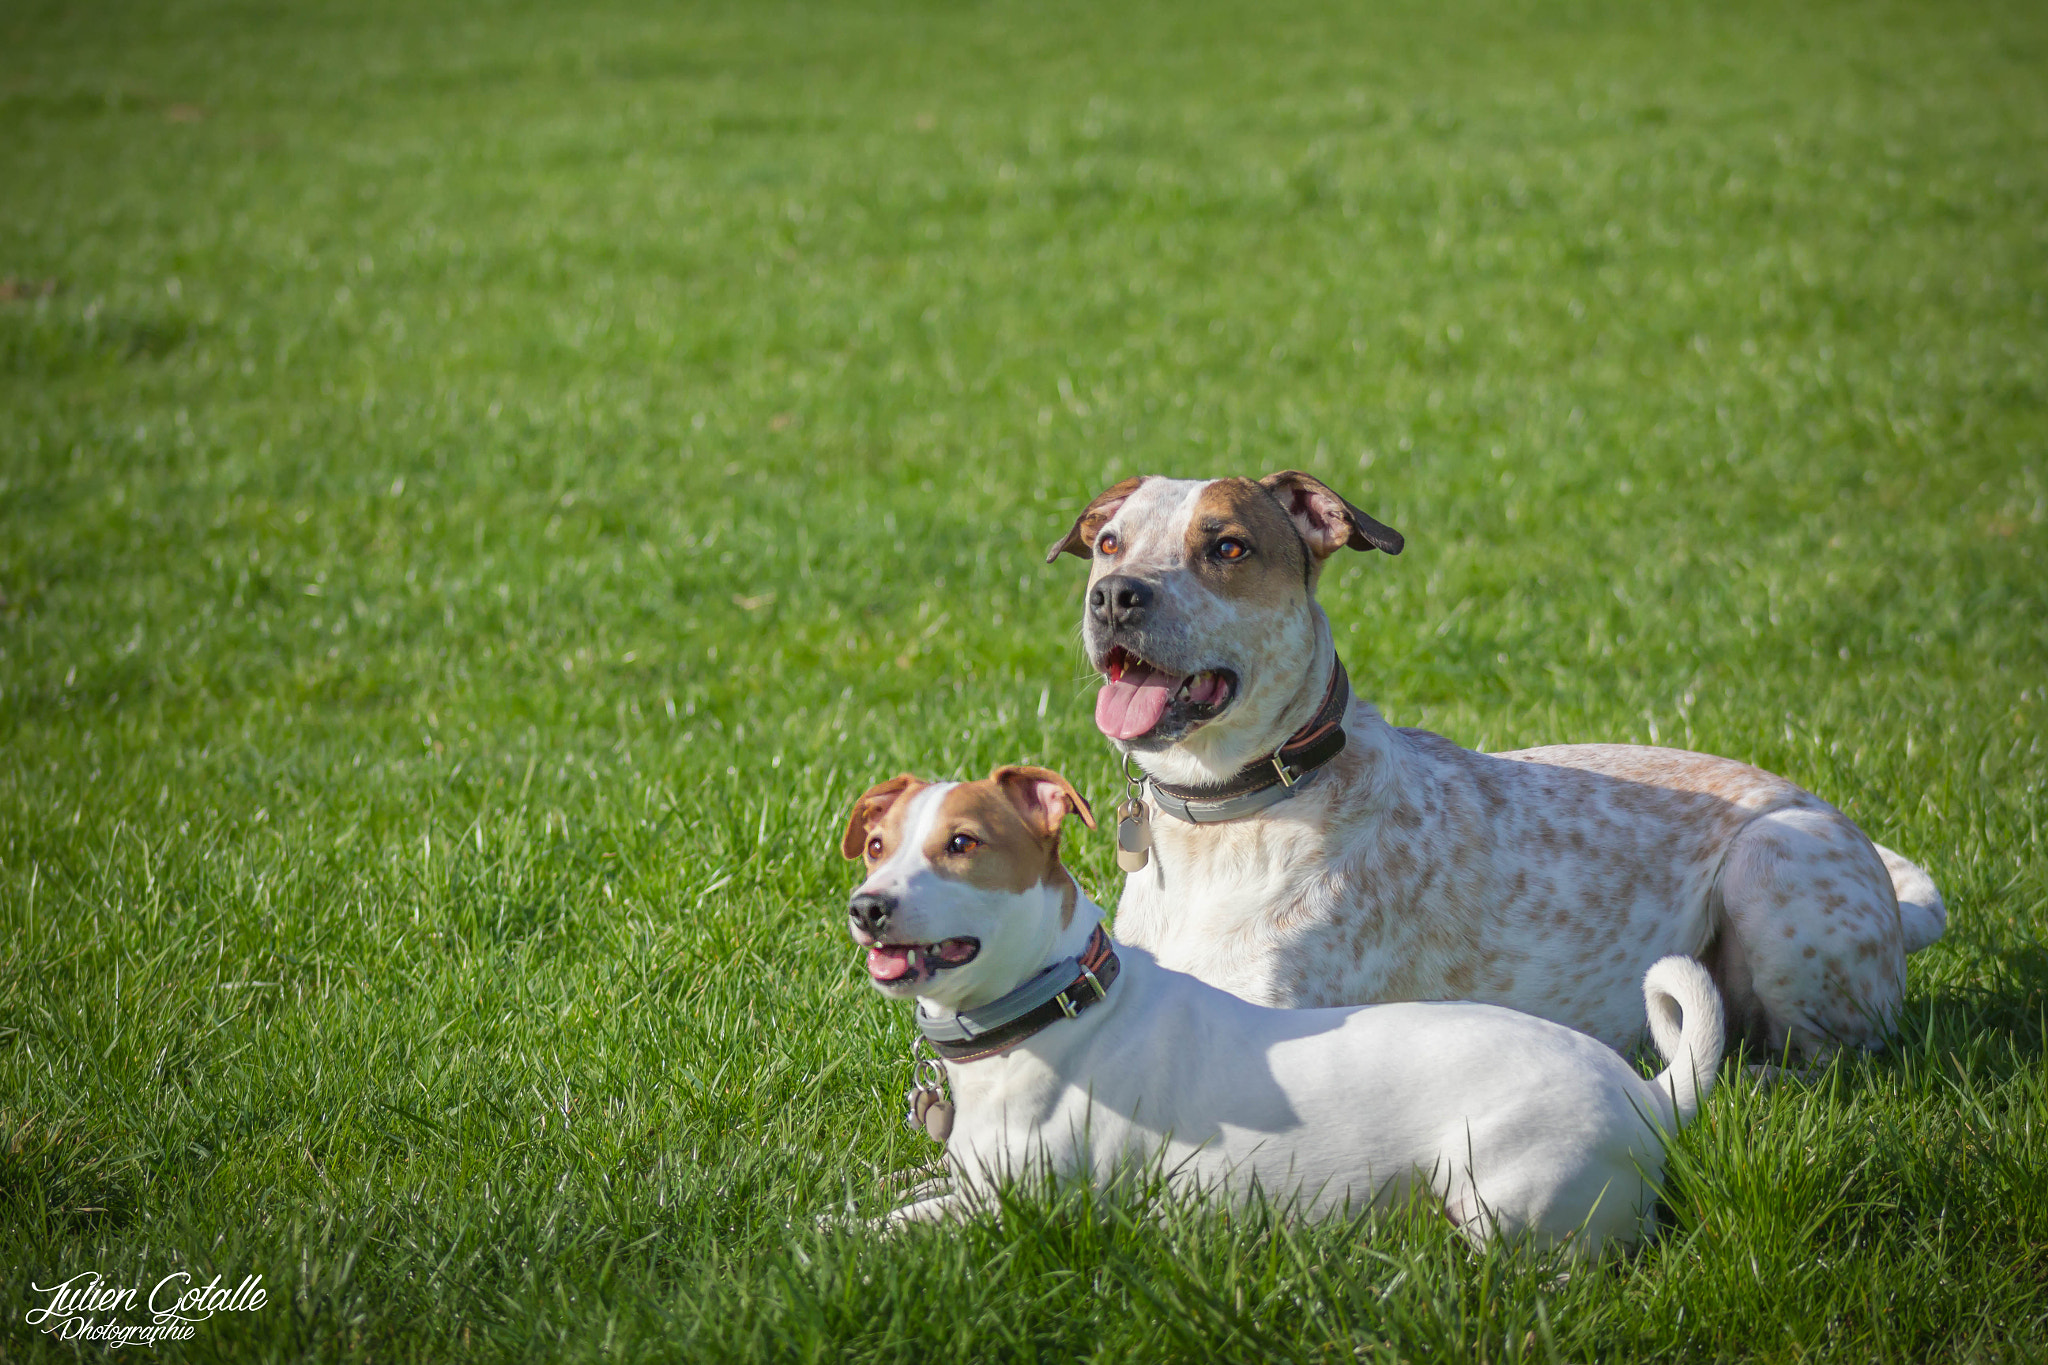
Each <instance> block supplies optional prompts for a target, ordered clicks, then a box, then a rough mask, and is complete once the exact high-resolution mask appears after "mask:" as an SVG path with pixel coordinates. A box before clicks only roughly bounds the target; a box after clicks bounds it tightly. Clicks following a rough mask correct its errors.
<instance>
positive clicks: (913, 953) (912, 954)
mask: <svg viewBox="0 0 2048 1365" xmlns="http://www.w3.org/2000/svg"><path fill="white" fill-rule="evenodd" d="M922 957H923V954H921V953H919V952H918V951H917V949H915V948H912V949H911V950H910V951H909V952H907V953H905V954H904V955H903V960H904V961H906V962H908V963H909V964H910V970H912V971H913V972H914V971H916V970H917V969H918V968H919V967H920V966H922V965H923V963H922V962H921V961H920V959H921V958H922Z"/></svg>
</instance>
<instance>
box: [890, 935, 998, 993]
mask: <svg viewBox="0 0 2048 1365" xmlns="http://www.w3.org/2000/svg"><path fill="white" fill-rule="evenodd" d="M867 949H868V977H869V979H870V980H872V981H873V982H874V983H875V984H876V985H877V986H922V985H923V984H924V983H925V982H927V981H929V980H931V979H932V978H933V977H935V976H937V975H938V974H939V973H940V972H942V971H944V970H945V969H946V968H948V967H964V966H966V965H967V964H968V963H970V962H972V961H974V958H975V955H976V954H977V953H979V952H980V951H981V940H980V939H978V938H949V939H942V940H940V941H939V942H937V943H870V944H868V945H867Z"/></svg>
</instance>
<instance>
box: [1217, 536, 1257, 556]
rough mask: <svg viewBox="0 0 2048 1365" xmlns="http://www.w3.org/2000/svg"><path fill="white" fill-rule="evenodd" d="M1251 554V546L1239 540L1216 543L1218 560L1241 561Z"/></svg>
mask: <svg viewBox="0 0 2048 1365" xmlns="http://www.w3.org/2000/svg"><path fill="white" fill-rule="evenodd" d="M1251 552H1252V549H1251V546H1249V545H1247V544H1245V543H1244V542H1243V541H1241V540H1219V541H1217V542H1216V557H1217V558H1218V559H1230V560H1236V559H1243V558H1244V557H1245V556H1246V555H1248V554H1250V553H1251Z"/></svg>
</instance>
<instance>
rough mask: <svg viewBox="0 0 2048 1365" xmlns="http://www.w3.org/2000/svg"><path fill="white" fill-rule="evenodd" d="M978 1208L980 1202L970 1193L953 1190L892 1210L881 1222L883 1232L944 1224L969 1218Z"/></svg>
mask: <svg viewBox="0 0 2048 1365" xmlns="http://www.w3.org/2000/svg"><path fill="white" fill-rule="evenodd" d="M979 1207H980V1201H978V1200H976V1199H975V1198H974V1195H973V1193H972V1192H971V1191H968V1190H961V1189H953V1190H948V1191H947V1192H946V1193H944V1194H938V1195H934V1196H932V1197H931V1198H930V1199H920V1200H918V1201H917V1202H916V1203H914V1204H905V1205H904V1206H903V1207H902V1208H900V1209H892V1210H891V1211H890V1212H889V1213H888V1214H887V1215H886V1216H884V1217H883V1219H882V1221H881V1226H882V1228H883V1230H884V1231H888V1230H892V1229H895V1228H900V1227H903V1226H905V1225H907V1224H910V1223H945V1222H952V1221H955V1220H957V1219H962V1218H967V1217H971V1216H972V1215H973V1214H974V1212H975V1211H976V1210H977V1209H978V1208H979Z"/></svg>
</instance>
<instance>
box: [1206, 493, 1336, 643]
mask: <svg viewBox="0 0 2048 1365" xmlns="http://www.w3.org/2000/svg"><path fill="white" fill-rule="evenodd" d="M1226 541H1232V542H1235V543H1236V544H1238V545H1240V546H1243V547H1244V549H1245V550H1246V551H1247V553H1245V554H1244V555H1243V556H1242V557H1240V558H1238V559H1234V560H1233V559H1227V558H1224V557H1222V556H1221V555H1219V553H1218V548H1219V547H1221V546H1223V544H1224V542H1226ZM1184 549H1185V551H1186V554H1187V563H1188V566H1189V567H1190V568H1191V569H1193V570H1194V572H1195V573H1196V574H1197V575H1198V576H1199V577H1200V578H1201V580H1202V581H1203V582H1204V583H1205V584H1207V585H1208V587H1209V588H1210V590H1211V591H1213V592H1214V593H1215V594H1216V595H1217V596H1218V597H1225V598H1230V599H1232V600H1234V601H1238V602H1243V603H1246V604H1247V605H1251V606H1257V607H1264V608H1268V609H1271V610H1276V611H1278V610H1285V609H1287V608H1288V607H1290V606H1291V604H1292V603H1294V602H1295V601H1297V600H1298V599H1299V598H1300V596H1301V587H1302V583H1303V582H1304V581H1305V579H1306V575H1307V572H1308V569H1307V560H1306V558H1305V555H1306V551H1305V550H1304V549H1303V547H1302V543H1301V534H1300V533H1299V532H1298V531H1296V530H1295V529H1294V523H1293V522H1292V521H1290V520H1288V518H1287V514H1286V513H1285V512H1283V511H1281V510H1280V504H1279V503H1277V502H1275V501H1274V500H1273V495H1272V494H1271V493H1268V492H1267V491H1266V490H1265V489H1263V488H1261V487H1259V486H1258V485H1257V484H1255V483H1253V482H1252V481H1251V480H1250V479H1217V480H1216V481H1215V482H1214V483H1211V484H1209V485H1207V486H1206V487H1204V488H1203V489H1202V491H1201V494H1200V495H1199V496H1198V497H1197V498H1196V499H1195V505H1194V508H1193V510H1192V511H1191V512H1190V513H1189V515H1188V529H1187V539H1186V541H1185V542H1184Z"/></svg>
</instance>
